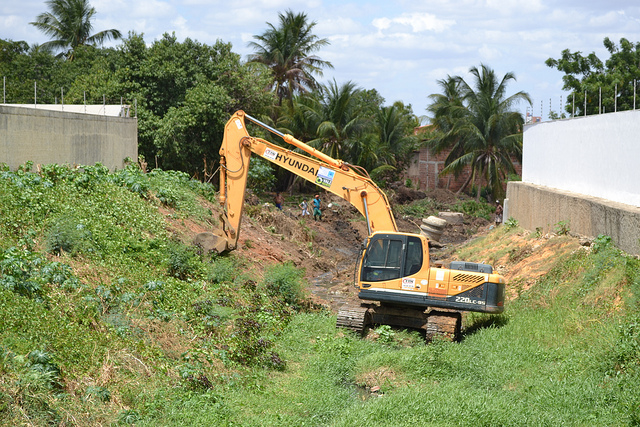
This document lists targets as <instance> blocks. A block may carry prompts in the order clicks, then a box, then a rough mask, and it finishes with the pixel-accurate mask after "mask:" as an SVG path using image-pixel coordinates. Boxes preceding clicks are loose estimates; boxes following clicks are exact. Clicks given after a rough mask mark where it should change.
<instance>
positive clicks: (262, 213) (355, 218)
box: [236, 190, 490, 311]
mask: <svg viewBox="0 0 640 427" xmlns="http://www.w3.org/2000/svg"><path fill="white" fill-rule="evenodd" d="M395 194H396V195H397V194H398V193H395ZM311 196H312V195H311ZM414 196H415V195H414ZM417 196H418V197H420V196H422V197H424V196H426V197H431V198H435V199H436V200H438V201H439V202H441V203H443V204H452V203H455V202H456V201H457V200H458V196H456V195H455V194H453V193H451V192H449V191H445V190H438V191H435V192H429V193H427V194H424V193H423V194H418V195H417ZM302 197H303V195H298V196H290V197H288V198H287V199H286V200H285V203H284V205H283V210H282V211H280V210H278V209H276V208H275V206H273V204H271V203H264V202H258V201H256V200H254V201H253V203H254V204H253V205H248V206H247V207H246V209H245V210H246V212H247V213H248V215H246V216H245V217H244V219H243V223H242V229H241V232H240V238H239V248H238V250H237V251H236V252H237V253H238V255H241V256H243V257H244V258H247V259H250V260H252V261H254V262H256V263H259V264H262V265H264V264H265V263H273V262H286V261H291V262H292V263H293V264H295V265H296V266H297V267H301V268H304V269H305V274H306V277H307V279H308V281H309V283H310V289H309V293H310V296H311V299H312V300H313V302H315V303H318V304H322V305H324V306H326V307H328V308H330V309H331V310H333V311H337V310H338V308H339V307H340V306H341V305H343V304H345V303H346V302H349V301H356V300H358V299H357V291H356V289H355V288H354V286H353V278H354V267H355V261H356V259H358V256H359V252H360V248H361V245H362V243H363V242H364V239H365V237H366V236H367V230H366V224H365V221H364V218H363V217H362V215H361V214H360V213H359V212H358V211H357V210H356V209H355V208H353V207H352V206H351V205H348V204H347V203H345V202H344V200H342V199H341V198H339V197H337V196H334V195H332V194H328V193H327V194H322V195H321V200H322V203H323V206H324V209H323V217H322V220H321V221H314V220H313V218H312V217H305V218H302V216H301V210H300V209H299V208H298V202H299V200H301V199H302ZM308 198H309V197H308ZM404 201H405V202H410V201H411V200H410V198H409V199H407V198H405V199H404ZM392 203H394V202H393V201H392ZM421 220H422V218H414V217H404V218H396V222H397V225H398V228H399V230H400V231H404V232H411V233H419V232H420V229H419V225H420V223H421ZM489 227H490V223H489V221H487V220H484V219H481V218H471V217H465V219H464V224H461V225H452V224H447V226H446V227H445V230H444V233H443V236H442V239H441V241H440V243H441V244H442V245H443V248H438V249H435V248H432V250H431V259H432V260H433V261H435V260H440V259H442V258H446V256H448V254H450V253H451V250H450V249H451V248H452V247H453V246H454V245H459V244H461V243H463V242H465V241H466V240H468V239H469V238H471V237H473V236H474V235H476V234H477V233H483V232H486V231H487V230H488V229H489Z"/></svg>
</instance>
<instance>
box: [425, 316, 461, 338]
mask: <svg viewBox="0 0 640 427" xmlns="http://www.w3.org/2000/svg"><path fill="white" fill-rule="evenodd" d="M461 324H462V314H461V313H460V312H459V311H454V310H451V311H449V310H431V311H429V315H428V317H427V323H426V324H425V326H424V329H425V331H426V338H427V340H429V341H430V340H432V339H433V338H434V337H435V336H439V337H441V338H443V339H446V340H450V341H456V340H458V339H459V338H460V328H461Z"/></svg>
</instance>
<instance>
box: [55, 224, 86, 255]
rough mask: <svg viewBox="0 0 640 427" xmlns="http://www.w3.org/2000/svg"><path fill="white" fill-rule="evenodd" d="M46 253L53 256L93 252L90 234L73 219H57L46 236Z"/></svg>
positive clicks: (82, 225)
mask: <svg viewBox="0 0 640 427" xmlns="http://www.w3.org/2000/svg"><path fill="white" fill-rule="evenodd" d="M45 246H46V251H47V252H50V253H52V254H54V255H60V254H61V253H62V252H68V253H70V254H72V255H75V254H77V253H86V252H92V251H94V250H95V249H94V246H93V243H92V241H91V232H90V231H89V230H88V229H87V228H86V227H85V225H84V224H83V223H82V222H80V221H78V220H77V219H75V218H73V217H70V218H69V217H67V218H59V219H58V220H57V221H55V222H54V223H53V225H52V226H51V228H50V229H49V232H48V233H47V235H46V243H45Z"/></svg>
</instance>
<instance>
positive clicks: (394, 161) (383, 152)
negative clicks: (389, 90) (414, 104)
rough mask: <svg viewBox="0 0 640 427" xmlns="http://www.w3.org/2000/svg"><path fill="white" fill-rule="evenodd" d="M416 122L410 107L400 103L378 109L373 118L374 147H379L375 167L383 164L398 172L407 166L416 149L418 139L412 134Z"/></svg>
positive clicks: (394, 175)
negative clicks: (375, 137)
mask: <svg viewBox="0 0 640 427" xmlns="http://www.w3.org/2000/svg"><path fill="white" fill-rule="evenodd" d="M418 122H419V121H418V118H417V117H416V116H415V115H414V114H413V111H412V109H411V106H405V105H404V104H403V103H402V102H400V101H398V102H395V103H394V104H393V105H391V106H388V107H381V108H380V109H378V111H377V113H376V116H375V124H376V126H375V129H376V136H377V140H378V141H377V144H376V145H377V146H378V147H379V150H378V158H379V164H378V165H376V166H377V167H380V166H381V165H380V163H383V164H384V165H390V166H393V167H394V170H395V171H396V172H400V171H402V170H403V169H404V168H405V167H406V166H407V164H408V163H409V160H410V159H411V156H412V155H413V151H414V150H415V149H416V148H417V147H418V137H417V136H416V135H415V134H414V129H415V128H416V127H417V126H418ZM392 177H393V178H397V174H392Z"/></svg>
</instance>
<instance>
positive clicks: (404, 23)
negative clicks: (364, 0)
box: [372, 13, 456, 33]
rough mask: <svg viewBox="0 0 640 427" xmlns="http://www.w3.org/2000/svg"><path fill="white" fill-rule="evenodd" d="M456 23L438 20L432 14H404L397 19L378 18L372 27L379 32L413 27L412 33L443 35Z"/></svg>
mask: <svg viewBox="0 0 640 427" xmlns="http://www.w3.org/2000/svg"><path fill="white" fill-rule="evenodd" d="M455 23H456V21H454V20H450V19H438V18H437V17H436V16H435V15H432V14H430V13H403V14H402V15H400V16H398V17H396V18H376V19H374V20H373V21H372V25H373V26H374V27H376V28H377V29H378V31H383V30H388V29H390V28H392V26H396V25H398V26H401V27H411V31H412V32H414V33H419V32H423V31H434V32H437V33H441V32H443V31H445V30H447V29H449V28H450V27H452V26H453V25H455Z"/></svg>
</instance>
